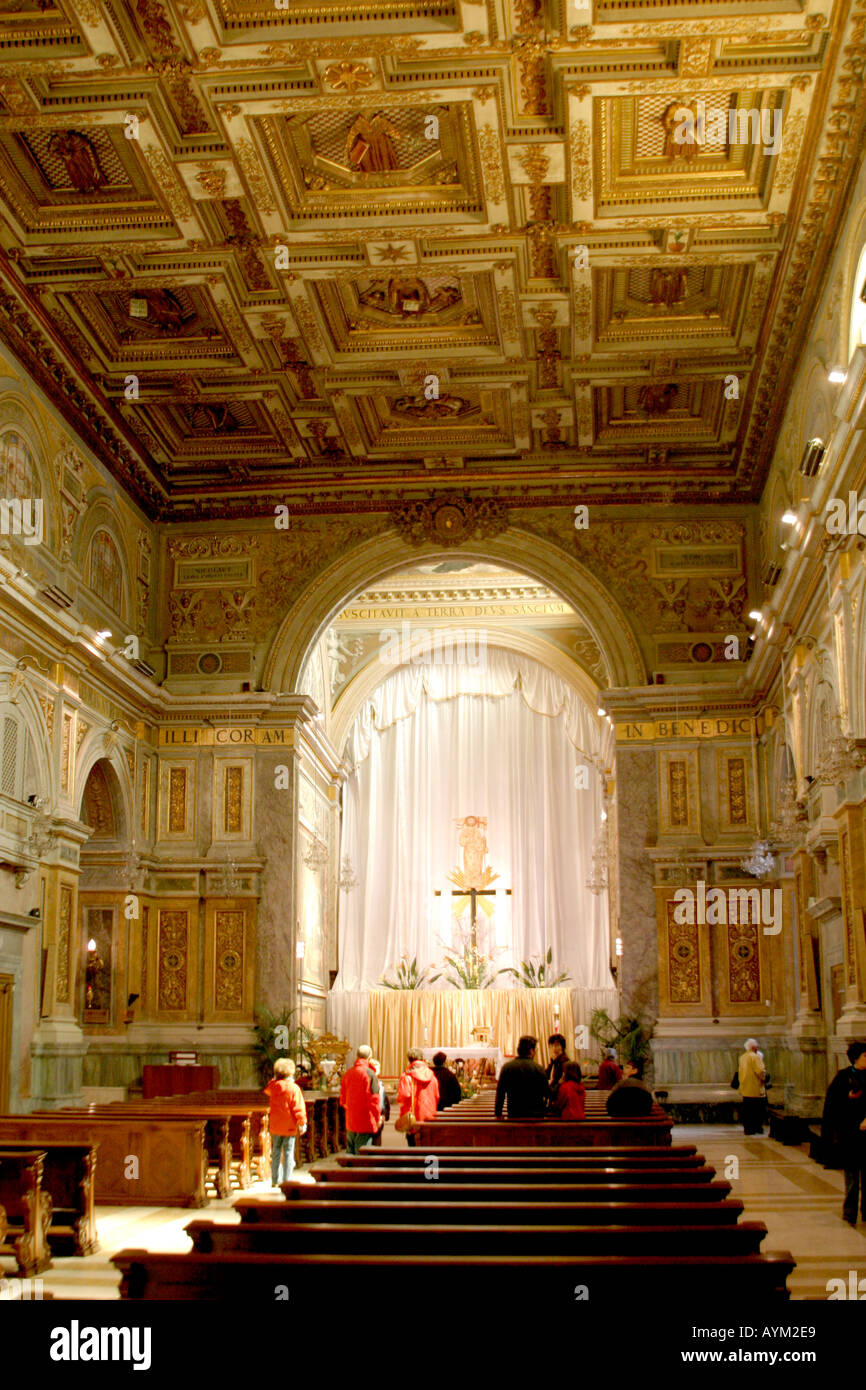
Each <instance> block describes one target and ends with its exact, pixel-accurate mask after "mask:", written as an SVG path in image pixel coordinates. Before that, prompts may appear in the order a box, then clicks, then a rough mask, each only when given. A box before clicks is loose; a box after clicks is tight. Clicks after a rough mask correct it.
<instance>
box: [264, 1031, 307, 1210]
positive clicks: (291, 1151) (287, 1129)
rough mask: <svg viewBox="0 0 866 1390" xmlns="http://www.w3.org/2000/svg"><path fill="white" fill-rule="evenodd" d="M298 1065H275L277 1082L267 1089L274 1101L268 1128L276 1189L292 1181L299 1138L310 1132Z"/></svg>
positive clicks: (284, 1061)
mask: <svg viewBox="0 0 866 1390" xmlns="http://www.w3.org/2000/svg"><path fill="white" fill-rule="evenodd" d="M294 1075H295V1064H294V1062H290V1061H289V1059H288V1058H287V1057H280V1058H279V1059H278V1060H277V1061H276V1062H275V1063H274V1079H273V1081H269V1082H268V1084H267V1086H266V1087H265V1095H266V1096H267V1097H268V1099H269V1100H270V1102H271V1104H270V1109H269V1111H268V1129H269V1131H270V1135H271V1181H272V1182H273V1184H274V1187H279V1185H280V1183H281V1182H288V1181H289V1179H290V1178H291V1176H292V1173H293V1172H294V1171H295V1137H296V1136H297V1135H298V1134H306V1132H307V1107H306V1105H305V1104H304V1093H303V1091H302V1090H301V1088H300V1086H296V1085H295V1082H294V1079H293V1078H294Z"/></svg>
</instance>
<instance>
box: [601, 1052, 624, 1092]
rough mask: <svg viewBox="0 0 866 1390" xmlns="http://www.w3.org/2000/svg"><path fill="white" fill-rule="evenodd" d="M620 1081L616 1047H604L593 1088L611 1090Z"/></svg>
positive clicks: (620, 1069)
mask: <svg viewBox="0 0 866 1390" xmlns="http://www.w3.org/2000/svg"><path fill="white" fill-rule="evenodd" d="M620 1081H622V1067H620V1066H618V1064H617V1060H616V1049H615V1048H613V1047H606V1048H605V1049H604V1061H603V1062H602V1064H601V1066H600V1067H599V1069H598V1080H597V1081H596V1083H595V1089H596V1090H597V1091H612V1090H613V1088H614V1086H616V1085H618V1084H619V1082H620Z"/></svg>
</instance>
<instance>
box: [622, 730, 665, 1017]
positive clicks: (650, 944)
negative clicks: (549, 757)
mask: <svg viewBox="0 0 866 1390" xmlns="http://www.w3.org/2000/svg"><path fill="white" fill-rule="evenodd" d="M616 788H617V816H618V827H619V835H618V841H619V859H618V865H617V871H618V880H619V884H618V886H619V893H618V897H619V932H618V934H619V936H620V937H621V938H622V952H623V953H622V959H621V961H620V977H619V983H620V986H621V989H622V1009H623V1013H624V1014H633V1015H638V1016H640V1017H641V1018H642V1019H644V1021H645V1022H646V1023H647V1024H648V1025H649V1024H653V1023H654V1022H655V1020H656V1018H657V1017H658V1011H659V1010H658V1004H659V993H658V951H657V944H656V942H657V933H656V899H655V891H654V887H653V864H652V862H651V860H650V859H649V857H648V855H647V846H648V845H652V844H654V843H655V841H656V838H657V835H658V808H657V795H656V754H655V751H654V749H653V748H652V747H630V746H623V745H620V746H618V747H617V750H616Z"/></svg>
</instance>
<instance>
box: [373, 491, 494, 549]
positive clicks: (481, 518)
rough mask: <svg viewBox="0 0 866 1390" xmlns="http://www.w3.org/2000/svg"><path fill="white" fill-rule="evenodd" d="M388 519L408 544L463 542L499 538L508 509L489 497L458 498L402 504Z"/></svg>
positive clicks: (453, 543) (453, 496)
mask: <svg viewBox="0 0 866 1390" xmlns="http://www.w3.org/2000/svg"><path fill="white" fill-rule="evenodd" d="M390 515H391V520H392V522H393V523H394V525H395V526H396V528H397V530H398V531H399V532H400V535H401V536H402V537H403V539H404V540H406V541H408V542H409V544H410V545H423V544H424V542H425V541H431V542H432V543H433V544H441V543H443V542H447V544H449V545H462V544H463V543H464V542H465V541H469V540H478V539H481V538H483V537H488V536H496V535H499V533H500V532H501V531H504V530H505V528H506V527H507V526H508V509H507V507H506V506H505V504H504V503H503V502H500V501H498V500H496V499H495V498H492V497H481V498H470V497H463V496H458V495H452V496H448V497H438V498H431V499H430V500H429V501H426V502H405V503H402V504H401V505H400V506H398V507H392V508H391V513H390Z"/></svg>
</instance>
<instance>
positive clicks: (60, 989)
mask: <svg viewBox="0 0 866 1390" xmlns="http://www.w3.org/2000/svg"><path fill="white" fill-rule="evenodd" d="M71 722H72V721H71V720H70V724H71ZM71 931H72V889H71V888H70V887H69V885H68V884H65V883H63V884H61V885H60V911H59V913H58V919H57V1000H58V1003H61V1004H65V1003H68V1002H69V937H70V933H71Z"/></svg>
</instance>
